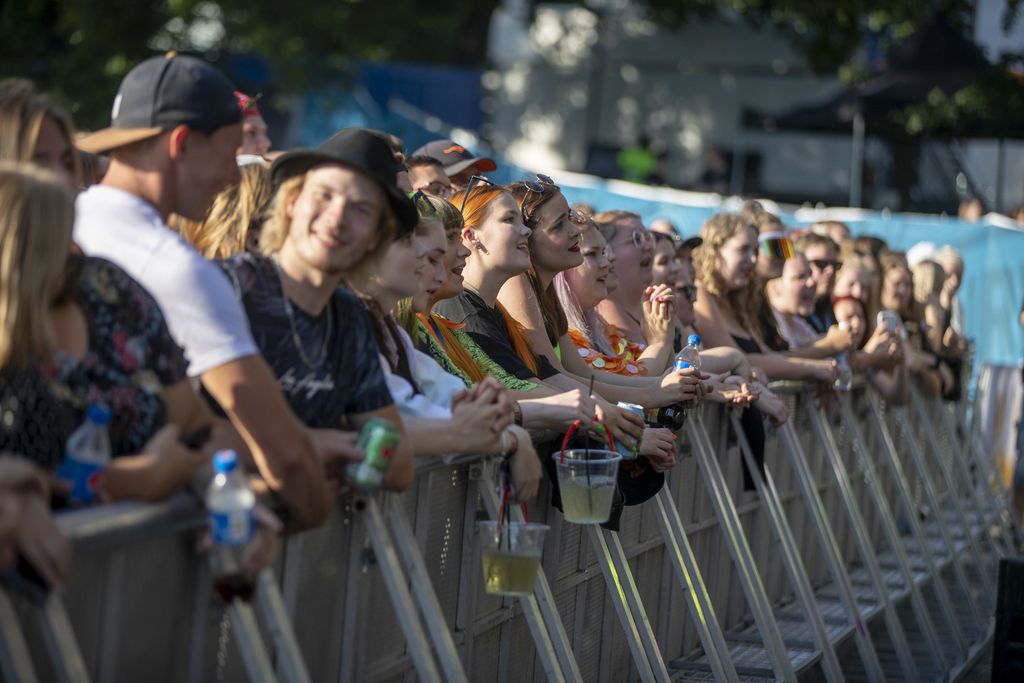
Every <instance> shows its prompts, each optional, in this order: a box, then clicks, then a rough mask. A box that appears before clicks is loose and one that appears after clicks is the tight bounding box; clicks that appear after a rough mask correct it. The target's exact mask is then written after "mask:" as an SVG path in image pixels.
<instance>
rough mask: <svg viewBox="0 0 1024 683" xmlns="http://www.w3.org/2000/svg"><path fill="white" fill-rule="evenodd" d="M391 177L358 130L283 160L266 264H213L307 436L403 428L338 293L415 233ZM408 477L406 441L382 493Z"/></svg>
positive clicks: (369, 335)
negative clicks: (385, 425)
mask: <svg viewBox="0 0 1024 683" xmlns="http://www.w3.org/2000/svg"><path fill="white" fill-rule="evenodd" d="M399 168H400V165H399V164H398V162H397V160H396V159H395V156H394V154H392V152H391V150H390V149H389V148H388V145H387V143H386V142H385V141H384V140H383V139H381V137H379V135H377V134H375V133H374V132H371V131H368V130H365V129H360V128H349V129H345V130H342V131H340V132H338V133H336V134H335V135H333V136H331V137H330V138H329V139H328V140H327V141H326V142H324V143H323V144H321V145H320V146H319V147H317V148H316V149H313V150H295V151H292V152H288V153H286V154H283V155H282V156H280V157H278V158H277V159H276V160H275V161H274V164H273V166H271V169H270V177H271V182H272V184H273V185H274V187H275V193H274V198H273V200H272V201H271V204H270V208H269V210H268V215H267V220H266V222H265V223H264V224H263V229H262V232H261V233H260V251H261V252H262V254H263V255H256V254H241V255H239V256H236V257H234V258H232V259H229V260H228V261H226V262H223V263H222V264H221V266H222V267H223V268H224V270H225V271H226V272H227V273H228V275H229V276H230V277H231V280H232V282H233V283H234V286H235V289H236V290H237V292H238V294H239V296H240V297H241V300H242V304H243V305H244V307H245V311H246V314H247V315H248V318H249V324H250V326H251V328H252V334H253V337H254V338H255V340H256V344H257V345H258V346H259V348H260V350H261V351H262V353H263V356H264V357H265V358H266V359H267V362H268V363H270V367H271V369H272V370H273V372H274V376H275V377H276V378H277V383H278V385H279V386H280V387H281V390H282V391H283V392H284V395H285V398H287V400H288V404H289V405H290V406H291V408H292V410H293V411H294V412H295V414H296V416H297V417H298V418H299V419H300V420H302V421H303V422H304V423H305V424H306V426H307V427H310V428H314V429H340V428H342V427H346V428H350V429H358V428H359V427H360V426H362V425H363V424H364V423H366V422H367V421H368V420H370V419H372V418H381V419H384V420H387V421H388V422H390V423H391V424H393V425H395V426H396V427H397V428H398V429H399V430H401V429H402V421H401V417H400V416H399V413H398V409H397V408H396V407H395V405H394V402H393V400H392V397H391V392H390V391H389V389H388V385H387V381H386V379H385V377H384V373H383V371H382V369H381V365H380V363H379V362H376V359H377V358H378V357H379V354H380V350H379V349H378V346H377V341H376V336H375V334H374V324H373V321H372V319H371V318H370V316H369V314H368V313H367V312H366V310H365V309H364V308H363V306H362V304H361V303H360V302H359V301H358V300H357V299H356V297H355V295H354V294H352V292H350V291H349V290H348V289H347V288H345V287H344V286H342V285H343V279H344V278H345V277H346V276H351V275H353V274H354V273H355V272H356V271H357V270H361V269H367V268H375V266H376V264H377V262H378V261H379V258H380V257H381V256H382V255H383V254H384V252H385V251H386V250H387V248H388V246H389V245H390V244H391V242H392V241H393V240H394V239H396V238H401V237H403V236H406V235H410V234H411V233H412V231H413V229H414V228H415V227H416V223H417V221H418V215H417V211H416V208H415V206H414V205H413V203H412V201H411V200H410V199H409V198H408V197H407V196H406V195H405V194H404V193H403V192H401V191H400V190H399V189H398V187H397V184H396V176H397V171H398V169H399ZM370 272H372V271H370ZM328 474H329V475H331V474H337V475H339V478H340V476H341V475H343V474H344V472H343V471H341V472H337V473H335V472H332V471H331V470H330V469H329V470H328ZM412 477H413V461H412V448H411V446H410V444H409V443H408V441H407V440H406V439H404V438H403V439H401V441H400V442H399V446H398V448H397V449H396V450H395V452H394V453H393V454H392V456H391V465H390V467H389V468H388V470H387V473H386V474H385V477H384V482H383V485H384V486H385V487H386V488H394V489H404V488H407V487H408V486H409V485H410V484H411V483H412Z"/></svg>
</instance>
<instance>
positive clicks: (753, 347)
mask: <svg viewBox="0 0 1024 683" xmlns="http://www.w3.org/2000/svg"><path fill="white" fill-rule="evenodd" d="M729 336H730V337H732V340H733V341H734V342H736V346H738V347H740V351H742V352H743V353H761V345H760V344H758V343H757V340H756V339H754V338H753V337H738V336H736V335H735V334H731V335H729Z"/></svg>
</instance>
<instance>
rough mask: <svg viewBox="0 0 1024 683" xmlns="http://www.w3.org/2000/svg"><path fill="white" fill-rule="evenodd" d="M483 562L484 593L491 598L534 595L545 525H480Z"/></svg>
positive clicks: (518, 523)
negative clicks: (495, 596)
mask: <svg viewBox="0 0 1024 683" xmlns="http://www.w3.org/2000/svg"><path fill="white" fill-rule="evenodd" d="M477 529H478V530H479V533H480V549H481V554H482V555H483V561H484V590H485V591H487V592H488V593H489V594H491V595H531V594H532V593H533V584H534V583H535V582H536V580H537V571H538V569H540V558H541V555H542V554H543V553H544V534H546V533H547V531H548V527H547V526H546V525H544V524H533V523H526V522H509V523H507V524H505V525H504V526H503V527H500V528H499V527H498V523H497V522H494V521H485V522H477Z"/></svg>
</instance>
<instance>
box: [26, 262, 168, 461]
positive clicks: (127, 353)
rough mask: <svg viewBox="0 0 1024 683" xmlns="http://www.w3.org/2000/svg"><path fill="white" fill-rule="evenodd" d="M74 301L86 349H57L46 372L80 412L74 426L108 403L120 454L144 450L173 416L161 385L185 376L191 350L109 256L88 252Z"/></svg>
mask: <svg viewBox="0 0 1024 683" xmlns="http://www.w3.org/2000/svg"><path fill="white" fill-rule="evenodd" d="M75 302H76V303H77V304H78V306H79V307H80V308H81V310H82V313H83V314H84V316H85V319H86V323H87V325H88V334H89V343H88V348H87V349H86V352H85V355H84V356H83V357H82V358H81V359H78V358H75V357H73V356H71V355H70V354H67V353H64V352H61V351H57V352H56V353H55V354H54V355H53V357H52V358H51V359H50V360H49V361H46V362H43V363H42V364H41V367H40V369H41V371H42V374H43V375H44V376H45V377H46V378H47V379H49V380H50V384H51V387H52V389H53V392H54V394H55V395H56V396H57V397H58V399H60V400H61V401H62V402H63V403H64V404H66V405H67V406H69V407H70V409H71V410H72V411H74V413H75V414H76V416H77V420H76V423H75V425H74V426H75V427H77V426H78V424H80V423H81V422H82V421H83V420H84V419H85V413H86V411H87V410H88V408H89V405H90V404H92V403H102V404H104V405H106V406H107V407H108V408H110V410H111V413H112V419H111V422H110V445H111V450H112V451H113V455H115V456H118V455H129V454H135V453H139V452H141V451H142V448H143V446H144V445H145V444H146V442H147V441H148V440H149V439H150V438H151V437H152V436H153V435H154V434H155V433H156V432H157V430H159V429H160V428H161V427H162V426H163V425H164V423H165V422H166V419H167V409H166V405H165V404H164V398H163V392H162V390H163V388H164V387H166V386H170V385H173V384H177V383H178V382H181V381H182V380H184V379H185V378H186V374H185V370H186V367H187V363H186V361H185V355H184V353H183V352H182V350H181V348H180V347H179V346H178V345H177V344H176V343H175V342H174V340H173V339H172V338H171V334H170V332H169V331H168V329H167V323H166V322H165V321H164V316H163V313H162V312H161V311H160V307H159V306H158V305H157V303H156V301H155V300H154V299H153V297H152V296H150V294H149V292H147V291H146V290H145V289H144V288H143V287H142V285H140V284H139V283H137V282H136V281H135V280H133V279H132V278H131V277H130V276H129V275H128V274H127V273H125V272H124V271H123V270H121V269H120V268H118V267H117V266H116V265H114V264H113V263H111V262H109V261H106V260H104V259H100V258H89V257H86V258H85V261H84V263H83V265H82V270H81V273H80V275H79V281H78V286H77V288H76V291H75ZM69 435H70V434H68V435H65V438H66V437H67V436H69ZM62 443H63V441H62Z"/></svg>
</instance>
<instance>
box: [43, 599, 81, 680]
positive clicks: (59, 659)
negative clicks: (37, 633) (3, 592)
mask: <svg viewBox="0 0 1024 683" xmlns="http://www.w3.org/2000/svg"><path fill="white" fill-rule="evenodd" d="M39 620H40V622H41V624H42V630H43V639H44V640H45V641H46V649H47V650H49V652H50V661H51V662H52V664H53V668H54V670H55V672H56V674H57V681H58V683H85V682H87V681H89V672H88V670H87V669H86V668H85V660H84V659H83V658H82V651H81V650H80V649H79V647H78V640H77V639H75V632H74V629H72V628H71V620H70V619H69V618H68V613H67V610H66V609H65V608H64V602H63V601H62V600H61V599H60V598H59V597H57V596H56V595H55V594H53V593H50V594H49V595H48V596H47V597H46V602H44V603H43V606H42V608H41V609H40V610H39Z"/></svg>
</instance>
